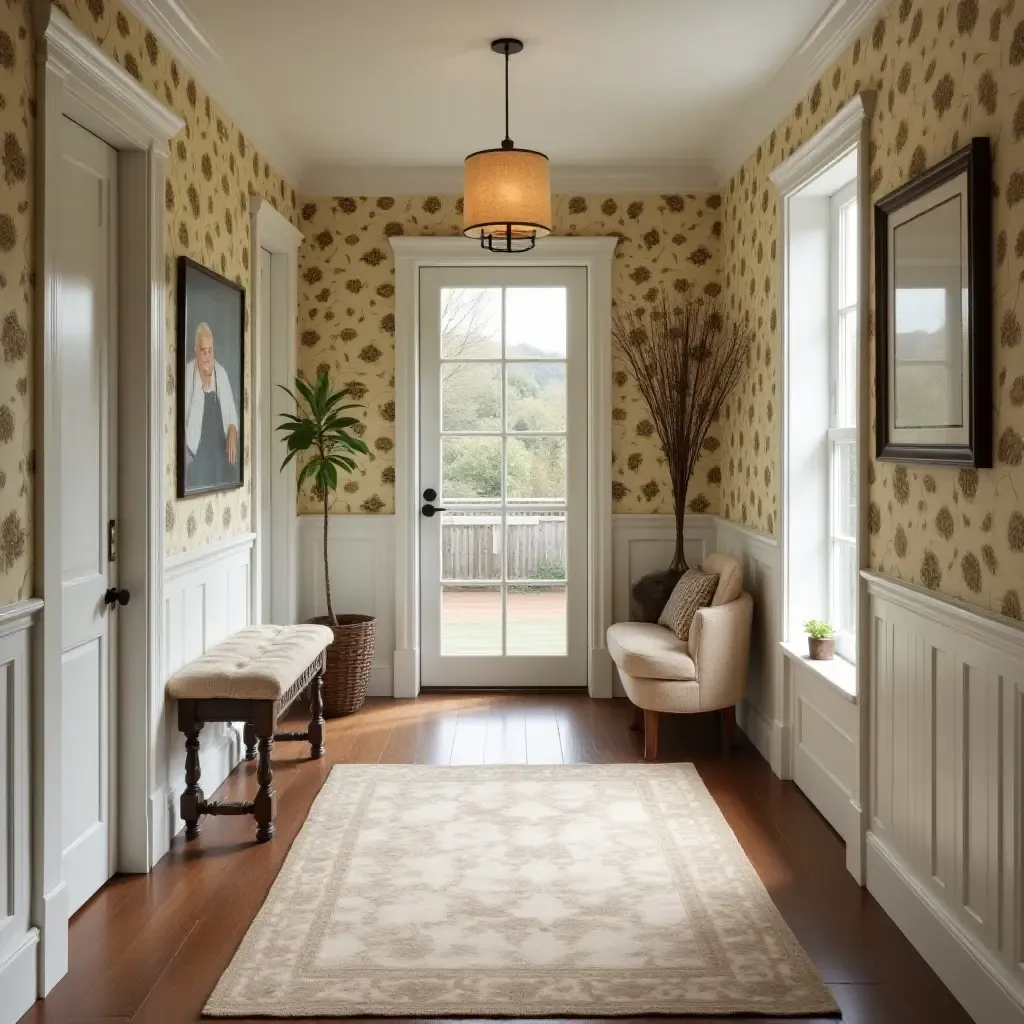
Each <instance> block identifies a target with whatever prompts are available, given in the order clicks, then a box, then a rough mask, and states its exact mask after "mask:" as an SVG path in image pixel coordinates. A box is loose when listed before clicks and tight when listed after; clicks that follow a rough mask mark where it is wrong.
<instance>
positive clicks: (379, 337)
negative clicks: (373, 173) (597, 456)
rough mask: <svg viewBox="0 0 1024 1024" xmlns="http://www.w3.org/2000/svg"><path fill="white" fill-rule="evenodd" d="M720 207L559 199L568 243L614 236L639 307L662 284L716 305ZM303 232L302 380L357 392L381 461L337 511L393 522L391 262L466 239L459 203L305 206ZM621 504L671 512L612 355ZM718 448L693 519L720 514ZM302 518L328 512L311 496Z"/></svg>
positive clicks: (618, 262) (559, 229)
mask: <svg viewBox="0 0 1024 1024" xmlns="http://www.w3.org/2000/svg"><path fill="white" fill-rule="evenodd" d="M721 207H722V200H721V197H720V196H718V195H663V196H657V195H628V196H620V195H615V196H604V195H601V196H591V195H586V196H581V195H577V196H556V197H554V201H553V217H554V231H555V234H559V235H617V236H618V237H619V238H620V239H621V240H620V242H619V244H618V246H617V248H616V252H615V263H614V269H613V302H615V303H625V304H628V305H631V306H641V305H644V304H645V303H647V302H649V301H650V300H651V298H652V296H653V295H654V294H655V292H656V289H657V288H658V287H660V286H662V285H664V286H665V287H666V288H667V289H668V290H669V292H670V293H671V294H674V295H678V296H679V298H680V300H683V299H687V298H692V297H696V296H698V295H701V294H705V295H718V294H719V293H720V292H721V291H722V285H721V272H720V268H721V235H722V209H721ZM299 215H300V220H299V226H300V227H301V228H302V230H303V232H304V234H305V236H306V241H305V244H304V245H303V246H302V248H301V250H300V254H299V279H300V280H299V358H298V364H299V370H300V372H302V373H304V374H305V375H306V376H308V377H313V376H315V375H316V373H317V372H318V371H319V370H320V369H321V368H326V369H327V370H328V371H329V372H330V373H331V376H332V379H334V380H336V381H338V382H340V383H344V384H349V385H350V386H353V387H354V388H355V391H356V394H357V395H359V400H360V401H361V402H363V403H364V404H365V406H366V411H365V413H364V415H365V418H366V430H365V434H364V439H365V440H366V442H367V444H368V445H369V446H370V450H371V452H372V459H371V460H369V461H367V460H364V461H363V464H362V467H361V469H360V471H359V472H358V473H357V474H355V475H353V476H352V477H351V478H350V479H349V480H348V481H347V482H346V483H345V485H344V488H343V490H342V492H341V493H340V494H339V495H338V499H337V501H336V502H335V505H334V511H335V512H371V513H373V512H381V513H390V512H394V507H395V505H394V484H395V466H394V444H395V439H394V419H395V402H394V368H395V365H394V363H395V353H394V333H395V313H394V310H395V303H394V294H395V286H394V259H393V255H392V251H391V247H390V245H389V244H388V238H389V237H390V236H392V235H457V234H459V232H460V230H461V224H462V201H461V199H458V198H456V197H454V196H358V197H353V196H341V197H320V198H304V199H303V200H302V202H301V208H300V211H299ZM613 390H614V393H613V405H612V409H611V410H609V414H610V415H611V417H612V424H613V439H612V461H613V464H614V466H613V483H612V487H613V502H614V505H613V507H614V511H615V512H654V513H664V514H668V513H671V512H672V490H671V486H670V484H669V480H668V474H667V472H666V468H665V465H664V456H663V454H662V452H661V446H660V444H659V443H658V440H657V435H656V434H655V431H654V426H653V424H652V422H651V419H650V414H649V412H648V410H647V406H646V404H645V403H644V401H643V399H642V398H641V397H640V395H639V393H638V392H637V391H636V389H635V387H634V386H633V385H632V383H631V381H630V380H629V378H628V376H627V374H626V371H625V366H624V364H623V361H622V359H621V357H620V356H619V355H618V354H616V355H615V356H614V366H613ZM720 457H721V442H720V439H719V437H718V436H710V437H709V438H708V441H707V456H706V458H704V459H702V460H701V462H700V463H699V464H698V467H697V471H696V473H695V474H694V478H693V481H692V484H691V487H690V493H689V494H688V495H687V505H688V507H689V508H690V509H691V510H693V511H696V512H717V511H718V510H719V508H720V498H719V495H720V484H721V478H722V470H721V467H720V464H719V463H720ZM298 508H299V512H300V513H314V512H318V511H320V505H319V503H317V502H315V501H314V499H313V496H312V493H311V492H310V491H308V490H307V491H305V492H304V493H302V494H300V496H299V500H298Z"/></svg>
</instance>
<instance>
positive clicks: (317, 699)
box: [307, 675, 324, 758]
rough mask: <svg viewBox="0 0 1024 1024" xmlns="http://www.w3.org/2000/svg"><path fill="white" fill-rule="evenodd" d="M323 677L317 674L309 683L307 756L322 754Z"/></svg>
mask: <svg viewBox="0 0 1024 1024" xmlns="http://www.w3.org/2000/svg"><path fill="white" fill-rule="evenodd" d="M323 690H324V678H323V676H322V675H317V676H316V677H315V678H314V679H313V681H312V682H311V683H310V684H309V732H308V733H307V735H308V737H309V756H310V757H312V758H318V757H323V756H324V696H323Z"/></svg>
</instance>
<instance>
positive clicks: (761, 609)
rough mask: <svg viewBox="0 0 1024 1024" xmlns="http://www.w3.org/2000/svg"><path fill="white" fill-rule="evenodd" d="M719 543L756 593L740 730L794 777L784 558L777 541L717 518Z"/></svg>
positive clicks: (779, 771) (777, 768) (778, 771)
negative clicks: (784, 641)
mask: <svg viewBox="0 0 1024 1024" xmlns="http://www.w3.org/2000/svg"><path fill="white" fill-rule="evenodd" d="M715 522H716V524H717V532H716V538H715V546H716V548H717V549H718V550H719V551H722V552H724V553H725V554H729V555H735V556H736V557H737V558H739V559H740V561H741V562H742V563H743V586H744V588H745V589H746V590H747V591H749V592H750V593H751V594H752V595H753V597H754V623H753V629H752V632H751V638H750V681H749V684H748V688H747V699H746V700H745V701H743V702H742V704H740V706H739V708H737V719H738V720H739V724H740V728H742V729H743V731H744V732H745V733H746V734H747V735H748V736H749V737H750V740H751V742H752V743H753V744H754V746H755V747H757V749H758V750H759V751H760V752H761V756H762V757H763V758H764V759H765V760H766V761H767V762H768V763H769V764H770V765H771V766H772V771H774V772H775V774H776V775H778V776H779V778H782V779H788V778H790V777H791V776H792V769H791V765H790V760H791V758H790V754H789V751H790V735H789V728H788V721H787V719H786V707H785V701H784V699H783V696H784V694H783V689H782V685H781V683H780V680H781V675H782V672H781V662H780V658H781V655H780V654H779V651H778V643H777V641H778V639H779V637H780V635H781V634H780V632H779V630H780V628H781V607H780V604H781V596H782V590H781V582H780V581H781V559H780V548H779V544H778V541H776V540H775V538H774V537H769V536H768V535H767V534H764V533H757V532H755V531H754V530H749V529H747V528H746V527H745V526H740V525H739V524H738V523H732V522H729V521H728V520H726V519H722V518H719V517H716V519H715Z"/></svg>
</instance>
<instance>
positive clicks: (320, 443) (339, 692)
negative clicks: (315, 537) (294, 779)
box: [277, 371, 377, 717]
mask: <svg viewBox="0 0 1024 1024" xmlns="http://www.w3.org/2000/svg"><path fill="white" fill-rule="evenodd" d="M279 387H280V388H281V390H282V391H284V392H286V393H287V394H288V395H289V396H290V397H291V399H292V401H293V402H295V412H294V413H290V412H283V413H281V420H282V422H281V423H280V424H279V425H278V428H277V429H278V430H280V431H281V432H282V434H283V435H284V439H285V443H286V445H287V447H288V454H287V456H286V457H285V460H284V462H282V463H281V469H282V470H283V469H284V468H285V467H286V466H287V465H288V463H289V462H291V461H292V459H294V458H295V457H296V456H297V455H300V454H305V453H309V457H308V459H307V460H306V462H305V464H304V465H303V467H302V469H301V470H300V471H299V474H298V487H299V489H300V490H301V488H302V485H303V483H304V482H305V481H306V480H311V481H312V482H313V487H314V489H315V493H316V495H317V497H318V498H322V499H323V506H324V588H325V590H326V595H327V614H326V615H320V616H317V617H316V618H314V619H312V620H310V621H312V622H316V623H321V624H323V625H325V626H330V627H331V629H332V630H333V631H334V643H332V644H331V645H330V646H329V647H328V648H327V666H326V668H325V669H324V687H323V701H324V714H325V715H327V716H328V717H331V716H337V715H348V714H351V713H352V712H354V711H358V710H359V708H360V707H361V706H362V703H363V701H364V700H365V699H366V688H367V686H368V684H369V681H370V665H371V663H372V661H373V648H374V644H375V642H376V638H377V620H376V619H375V618H374V617H373V616H372V615H335V614H334V605H333V603H332V602H331V568H330V565H329V564H328V560H327V526H328V522H329V519H328V513H329V512H330V507H331V495H332V494H334V492H335V491H337V489H338V470H341V471H342V472H343V473H351V472H352V471H353V470H354V469H355V468H356V460H355V458H354V456H355V455H369V453H370V450H369V448H367V447H366V443H365V442H364V441H362V440H360V439H359V438H358V437H356V436H354V435H353V434H352V433H351V428H352V427H354V426H355V425H356V424H358V423H359V420H358V419H357V418H356V417H355V416H346V415H345V413H346V412H347V411H348V410H350V409H361V408H362V406H360V405H356V404H354V403H348V404H343V402H344V399H345V398H347V397H348V394H349V391H348V388H342V390H341V391H335V390H334V389H333V387H332V386H331V382H330V379H329V377H328V376H327V372H326V371H322V372H321V373H320V374H319V375H318V376H317V379H316V383H315V384H314V385H312V386H311V385H310V384H308V383H307V382H306V381H304V380H303V379H302V378H301V377H296V378H295V390H296V391H297V392H298V393H299V395H300V396H301V399H300V398H299V397H297V396H296V395H295V394H294V393H293V392H291V391H290V390H289V389H288V388H286V387H285V386H284V385H283V384H281V385H279Z"/></svg>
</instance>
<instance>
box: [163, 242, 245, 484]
mask: <svg viewBox="0 0 1024 1024" xmlns="http://www.w3.org/2000/svg"><path fill="white" fill-rule="evenodd" d="M201 328H206V330H203V331H201ZM200 333H202V335H203V341H200V339H199V337H198V336H199V334H200ZM206 339H208V341H209V346H208V347H209V354H208V355H207V356H205V357H204V358H205V359H206V360H207V361H208V363H212V373H211V374H210V376H209V378H208V379H205V378H204V374H203V369H202V367H203V361H202V359H199V358H197V353H198V352H199V348H200V346H201V345H202V347H203V348H204V349H205V348H207V345H206ZM177 341H178V358H177V406H178V423H177V450H178V451H177V466H178V497H179V498H190V497H195V496H196V495H199V494H212V493H215V492H218V491H230V490H236V489H237V488H239V487H242V486H243V485H244V484H245V418H244V410H245V289H244V288H243V287H242V286H241V285H239V284H236V283H235V282H234V281H230V280H228V278H226V277H223V276H222V275H220V274H218V273H216V272H215V271H213V270H210V269H209V267H204V266H203V265H202V264H201V263H197V262H196V261H195V260H192V259H189V258H188V257H187V256H179V257H178V294H177ZM211 382H212V383H211ZM208 384H210V386H209V387H208V386H207V385H208ZM210 395H212V396H214V397H213V399H212V400H211V399H210V397H209V396H210ZM212 401H215V402H216V406H211V410H210V412H209V413H208V412H207V405H208V404H211V402H212ZM217 412H219V413H220V415H219V416H218V415H217V414H216V413H217ZM197 417H199V419H198V420H197V419H196V418H197ZM204 417H208V418H207V419H204ZM232 426H234V427H235V428H236V429H235V445H234V455H235V461H234V463H232V462H231V461H230V450H231V449H230V434H231V427H232ZM221 438H223V441H221ZM215 442H216V443H215ZM221 445H223V456H221V454H220V450H221Z"/></svg>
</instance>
